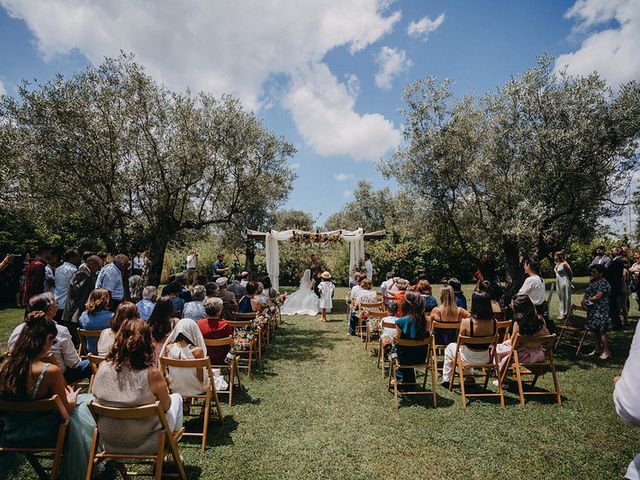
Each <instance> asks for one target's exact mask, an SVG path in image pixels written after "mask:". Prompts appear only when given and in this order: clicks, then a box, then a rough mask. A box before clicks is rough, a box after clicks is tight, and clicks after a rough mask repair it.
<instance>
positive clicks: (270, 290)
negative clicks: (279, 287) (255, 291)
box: [261, 275, 278, 299]
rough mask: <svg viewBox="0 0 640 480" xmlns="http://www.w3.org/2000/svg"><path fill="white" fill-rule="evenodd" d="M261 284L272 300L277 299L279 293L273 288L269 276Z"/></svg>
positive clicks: (263, 278)
mask: <svg viewBox="0 0 640 480" xmlns="http://www.w3.org/2000/svg"><path fill="white" fill-rule="evenodd" d="M261 283H262V286H263V288H264V291H265V292H266V294H267V295H268V296H269V298H270V299H273V298H276V297H277V296H278V292H277V291H276V289H275V288H273V285H272V284H271V279H270V278H269V276H268V275H267V276H266V277H262V280H261Z"/></svg>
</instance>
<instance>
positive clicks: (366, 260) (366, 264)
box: [364, 253, 373, 282]
mask: <svg viewBox="0 0 640 480" xmlns="http://www.w3.org/2000/svg"><path fill="white" fill-rule="evenodd" d="M364 268H366V270H367V280H369V281H370V282H373V263H371V257H370V256H369V254H368V253H365V254H364Z"/></svg>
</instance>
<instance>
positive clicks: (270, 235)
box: [265, 228, 364, 290]
mask: <svg viewBox="0 0 640 480" xmlns="http://www.w3.org/2000/svg"><path fill="white" fill-rule="evenodd" d="M294 232H296V233H299V234H302V233H305V232H303V231H301V230H284V231H281V232H278V231H276V230H271V231H270V232H267V234H266V239H265V256H266V257H267V274H268V275H269V278H270V279H271V285H272V286H273V288H274V289H275V290H279V289H280V247H279V246H278V242H281V241H286V240H290V239H291V238H292V237H293V233H294ZM322 233H323V234H325V235H340V237H341V238H342V239H343V240H344V241H345V242H348V243H349V280H352V279H353V272H354V270H355V267H356V266H357V265H358V262H360V261H362V260H364V231H363V230H362V228H358V229H357V230H354V231H348V230H334V231H332V232H322Z"/></svg>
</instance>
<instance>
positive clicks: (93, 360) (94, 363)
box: [87, 353, 105, 393]
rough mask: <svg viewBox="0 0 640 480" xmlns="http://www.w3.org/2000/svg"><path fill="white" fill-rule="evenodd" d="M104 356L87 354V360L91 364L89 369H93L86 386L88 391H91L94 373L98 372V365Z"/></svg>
mask: <svg viewBox="0 0 640 480" xmlns="http://www.w3.org/2000/svg"><path fill="white" fill-rule="evenodd" d="M104 359H105V357H100V356H98V355H92V354H91V353H90V354H89V355H87V360H89V363H90V364H91V370H92V371H93V373H92V374H91V378H90V379H89V387H88V390H87V391H88V393H91V392H92V391H93V381H94V379H95V378H96V373H97V372H98V367H99V366H100V364H101V363H102V362H104Z"/></svg>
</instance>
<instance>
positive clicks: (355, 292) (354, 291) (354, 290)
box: [349, 272, 366, 306]
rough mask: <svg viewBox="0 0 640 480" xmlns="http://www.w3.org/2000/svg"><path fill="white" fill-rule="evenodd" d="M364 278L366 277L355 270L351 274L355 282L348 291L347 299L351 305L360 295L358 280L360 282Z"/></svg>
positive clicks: (360, 288) (360, 289)
mask: <svg viewBox="0 0 640 480" xmlns="http://www.w3.org/2000/svg"><path fill="white" fill-rule="evenodd" d="M364 278H366V277H363V276H362V275H360V273H358V272H356V273H355V274H354V275H353V281H354V282H355V285H354V286H353V287H351V290H350V291H349V301H350V302H351V305H352V306H353V305H354V304H356V303H357V302H358V297H359V296H360V292H361V291H362V287H361V286H360V282H362V280H364Z"/></svg>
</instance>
